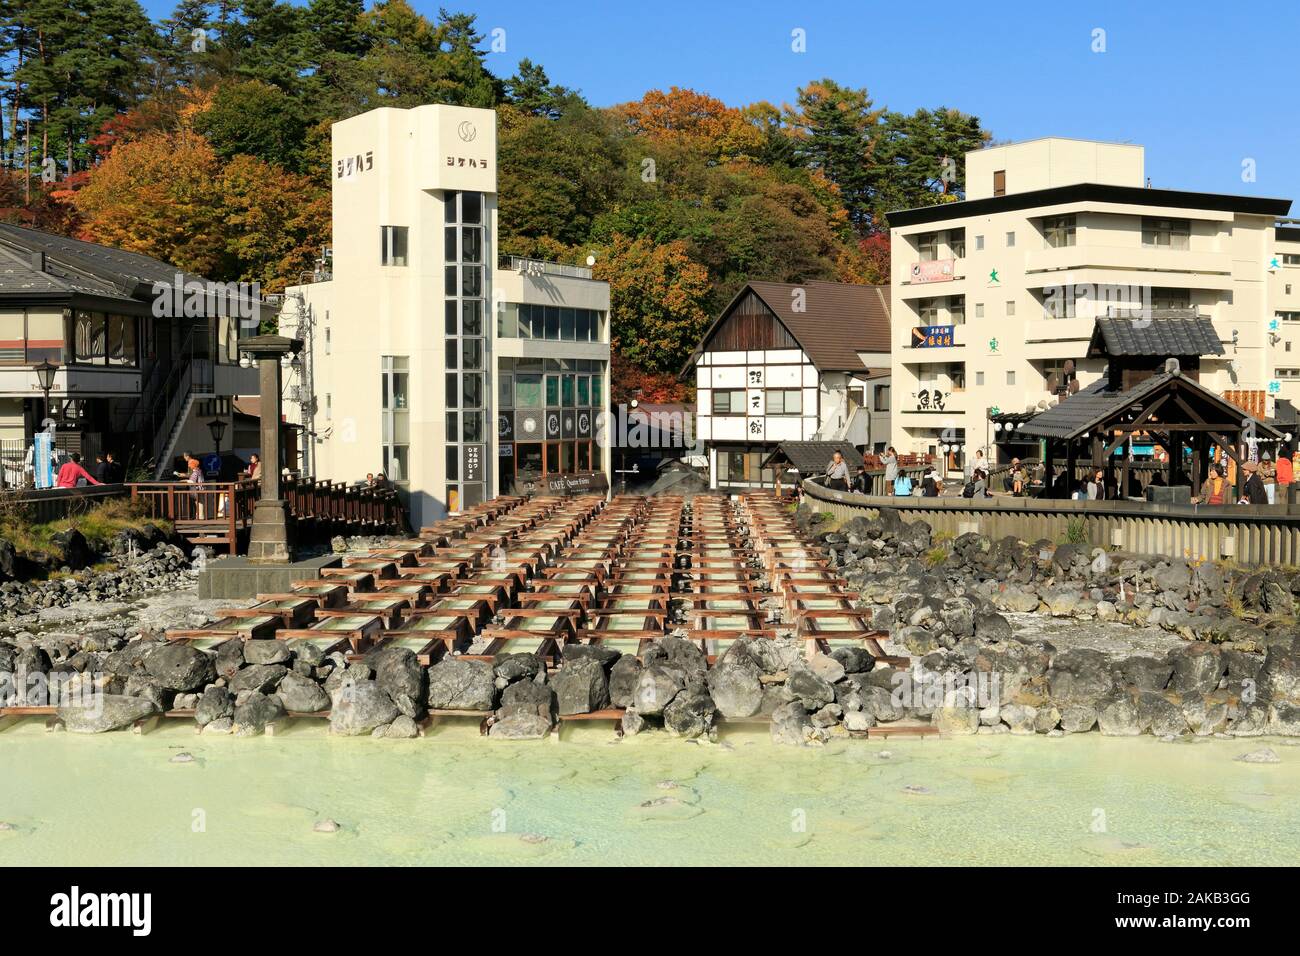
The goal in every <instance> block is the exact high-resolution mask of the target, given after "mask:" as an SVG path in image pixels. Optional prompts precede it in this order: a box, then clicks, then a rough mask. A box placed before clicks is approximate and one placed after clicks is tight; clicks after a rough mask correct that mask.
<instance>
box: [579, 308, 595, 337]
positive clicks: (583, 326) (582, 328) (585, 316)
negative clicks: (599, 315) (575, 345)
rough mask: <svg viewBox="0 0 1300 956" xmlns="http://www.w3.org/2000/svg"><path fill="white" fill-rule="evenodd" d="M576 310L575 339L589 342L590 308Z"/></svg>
mask: <svg viewBox="0 0 1300 956" xmlns="http://www.w3.org/2000/svg"><path fill="white" fill-rule="evenodd" d="M577 312H578V315H577V333H576V336H577V340H578V341H579V342H590V341H591V310H590V309H578V310H577Z"/></svg>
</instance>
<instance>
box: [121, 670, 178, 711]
mask: <svg viewBox="0 0 1300 956" xmlns="http://www.w3.org/2000/svg"><path fill="white" fill-rule="evenodd" d="M122 693H124V694H126V696H127V697H143V698H144V699H145V700H147V701H150V702H152V703H153V705H154V709H155V710H157V711H158V712H159V713H162V712H163V711H167V710H170V709H171V708H170V701H171V699H172V694H171V692H169V691H166V690H164V689H163V688H162V687H160V686H159V685H158V682H157V681H154V680H152V679H150V678H148V677H142V676H140V675H138V674H137V675H135V676H133V677H128V678H127V679H126V686H125V687H124V688H123V690H122Z"/></svg>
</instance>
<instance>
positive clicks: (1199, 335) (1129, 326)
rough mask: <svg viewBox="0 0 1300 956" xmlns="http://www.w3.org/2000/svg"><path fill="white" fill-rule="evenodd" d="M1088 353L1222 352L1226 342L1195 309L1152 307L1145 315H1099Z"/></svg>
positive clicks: (1168, 354)
mask: <svg viewBox="0 0 1300 956" xmlns="http://www.w3.org/2000/svg"><path fill="white" fill-rule="evenodd" d="M1088 354H1089V355H1150V356H1155V357H1158V358H1169V357H1171V356H1191V355H1222V354H1223V343H1222V342H1220V341H1219V333H1218V332H1215V331H1214V323H1212V322H1211V321H1210V319H1209V316H1204V315H1201V314H1199V313H1198V312H1197V311H1196V309H1152V310H1151V314H1150V318H1146V317H1127V316H1124V317H1110V316H1107V317H1102V318H1099V319H1097V325H1096V328H1094V329H1093V333H1092V341H1091V342H1090V343H1089V345H1088Z"/></svg>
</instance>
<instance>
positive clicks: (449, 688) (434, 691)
mask: <svg viewBox="0 0 1300 956" xmlns="http://www.w3.org/2000/svg"><path fill="white" fill-rule="evenodd" d="M428 681H429V687H428V697H427V701H428V704H429V707H430V708H432V709H434V710H491V709H492V705H493V700H494V698H495V697H496V683H495V681H494V678H493V674H492V664H491V663H490V662H488V661H467V660H464V659H463V658H459V657H448V658H444V659H443V660H441V661H439V662H438V663H437V664H434V665H433V666H432V667H430V668H429V671H428Z"/></svg>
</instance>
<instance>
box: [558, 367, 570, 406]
mask: <svg viewBox="0 0 1300 956" xmlns="http://www.w3.org/2000/svg"><path fill="white" fill-rule="evenodd" d="M560 404H562V405H563V406H564V407H565V408H572V407H573V376H572V375H562V376H560Z"/></svg>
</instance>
